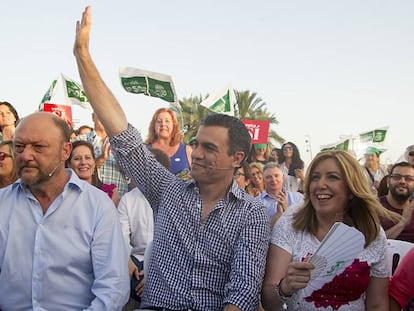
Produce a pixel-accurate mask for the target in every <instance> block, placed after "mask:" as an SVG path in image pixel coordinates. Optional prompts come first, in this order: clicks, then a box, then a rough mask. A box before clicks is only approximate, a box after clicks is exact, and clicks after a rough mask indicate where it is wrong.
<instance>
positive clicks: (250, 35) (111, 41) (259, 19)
mask: <svg viewBox="0 0 414 311" xmlns="http://www.w3.org/2000/svg"><path fill="white" fill-rule="evenodd" d="M86 5H91V6H92V33H91V42H90V46H91V53H92V55H93V58H94V60H95V63H96V65H97V67H98V68H99V70H100V73H101V75H102V77H103V79H104V80H105V81H106V83H107V84H108V86H109V88H110V89H111V90H112V92H113V93H114V95H115V96H116V98H117V99H118V100H119V102H120V103H121V105H122V107H123V108H124V110H125V111H126V113H127V117H128V120H129V121H130V123H132V124H133V125H135V126H136V127H137V128H139V129H140V130H141V131H142V133H143V134H144V135H146V132H147V129H148V124H149V121H150V118H151V117H152V115H153V113H154V111H155V110H156V109H158V108H160V107H166V106H168V103H167V102H163V101H162V100H160V99H156V98H151V97H146V96H144V95H136V94H129V93H126V92H125V91H124V90H123V89H122V88H121V85H120V82H119V75H118V70H119V67H121V66H130V67H135V68H140V69H145V70H150V71H155V72H160V73H165V74H168V75H171V76H172V77H173V79H174V83H175V89H176V92H177V95H178V97H179V98H183V97H190V96H192V95H197V96H198V95H203V96H205V95H206V94H208V93H213V92H215V91H218V90H220V89H222V88H223V87H225V86H226V85H227V84H229V83H231V85H232V86H233V88H234V89H236V90H239V91H244V90H250V91H251V92H255V93H257V96H258V97H260V98H261V99H262V100H263V101H264V102H265V103H266V107H267V109H268V110H269V111H270V112H271V113H274V115H275V116H276V118H277V120H278V121H279V124H278V125H276V126H274V127H272V129H274V130H275V131H276V132H277V133H278V134H279V135H281V136H282V137H283V138H285V139H286V140H287V141H292V142H294V143H295V144H296V145H297V146H298V147H299V150H300V152H301V157H302V158H303V159H304V160H305V162H306V163H309V161H310V159H311V156H314V155H315V154H316V153H317V152H318V151H319V150H320V148H321V146H323V145H327V144H331V143H335V142H337V141H339V140H340V139H341V138H342V137H344V136H347V135H351V136H358V134H360V133H362V132H366V131H369V130H373V129H376V128H380V127H384V126H389V130H388V133H387V137H386V141H385V142H384V145H383V148H384V149H386V151H385V152H384V153H383V154H382V156H381V159H382V161H383V162H384V163H390V162H394V161H396V160H397V158H398V157H399V156H400V155H401V154H402V153H403V152H404V150H405V148H406V147H407V146H408V145H411V144H414V138H413V135H412V134H409V133H410V130H411V125H414V121H413V118H414V106H413V103H412V102H413V99H414V88H413V84H414V58H413V55H414V19H413V18H412V17H413V16H414V2H413V1H409V0H406V1H400V0H395V1H385V0H367V1H360V0H347V1H336V0H326V1H321V0H313V1H309V0H297V1H295V0H292V1H280V0H256V1H247V0H237V1H236V0H227V1H225V0H210V1H189V0H188V1H187V0H174V1H160V0H152V1H141V0H125V1H122V0H121V1H104V0H101V1H88V2H87V1H80V0H79V1H78V0H71V1H49V0H45V1H42V0H39V1H29V0H23V1H4V0H3V1H0V11H1V12H2V18H1V19H0V29H1V31H0V48H1V61H0V63H1V66H0V69H1V71H0V72H1V75H2V81H1V83H0V100H2V101H3V100H6V101H9V102H10V103H12V104H13V105H14V106H15V107H16V108H17V110H18V112H19V114H20V116H24V115H27V114H29V113H31V112H33V111H35V110H36V109H37V107H38V105H39V102H40V100H41V98H42V97H43V95H44V93H45V92H46V90H47V89H48V87H49V86H50V84H51V82H52V80H53V79H55V78H57V76H58V75H59V74H60V73H63V74H65V75H66V76H68V77H70V78H72V79H73V80H75V81H77V82H80V78H79V74H78V71H77V67H76V62H75V59H74V56H73V53H72V46H73V40H74V36H75V23H76V20H78V19H80V18H81V13H82V11H83V9H84V7H85V6H86ZM62 98H63V96H62ZM62 101H63V99H62ZM73 115H74V118H75V119H77V120H78V121H79V125H82V124H90V125H91V124H92V120H91V118H90V112H88V111H86V110H84V109H82V108H78V107H73ZM306 141H308V143H306ZM359 151H360V150H358V152H359Z"/></svg>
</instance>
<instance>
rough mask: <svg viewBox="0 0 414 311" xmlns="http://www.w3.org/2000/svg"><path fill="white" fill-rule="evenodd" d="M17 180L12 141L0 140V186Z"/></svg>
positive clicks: (2, 186)
mask: <svg viewBox="0 0 414 311" xmlns="http://www.w3.org/2000/svg"><path fill="white" fill-rule="evenodd" d="M16 180H17V172H16V169H15V167H14V154H13V150H12V141H11V140H5V141H2V142H0V188H4V187H6V186H8V185H11V184H12V183H14V182H15V181H16Z"/></svg>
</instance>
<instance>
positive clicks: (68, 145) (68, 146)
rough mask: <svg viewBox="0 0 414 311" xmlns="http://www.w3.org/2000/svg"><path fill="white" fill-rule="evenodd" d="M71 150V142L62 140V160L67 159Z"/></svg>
mask: <svg viewBox="0 0 414 311" xmlns="http://www.w3.org/2000/svg"><path fill="white" fill-rule="evenodd" d="M71 152H72V143H70V142H64V143H63V147H62V161H63V162H65V161H66V160H67V159H69V156H70V153H71Z"/></svg>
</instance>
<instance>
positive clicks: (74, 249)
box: [0, 169, 129, 311]
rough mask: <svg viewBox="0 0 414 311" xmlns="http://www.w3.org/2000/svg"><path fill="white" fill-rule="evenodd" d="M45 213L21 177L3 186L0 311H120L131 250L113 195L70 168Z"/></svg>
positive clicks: (124, 299)
mask: <svg viewBox="0 0 414 311" xmlns="http://www.w3.org/2000/svg"><path fill="white" fill-rule="evenodd" d="M66 172H67V173H68V174H69V175H70V180H69V181H68V183H67V184H66V185H65V188H64V190H63V192H62V193H61V194H60V195H59V196H58V197H57V198H56V199H55V200H54V201H53V202H52V204H51V205H50V207H49V208H48V210H47V211H46V213H45V214H43V211H42V208H41V206H40V204H39V203H38V201H37V200H36V198H35V197H34V196H33V194H32V193H31V192H30V191H29V190H28V189H27V188H26V187H25V186H24V185H23V184H22V183H21V182H20V180H18V181H17V182H15V183H14V184H12V185H10V186H8V187H6V188H3V189H0V202H1V203H0V269H1V270H0V309H1V310H3V311H8V310H38V311H44V310H65V311H67V310H84V309H87V310H99V311H102V310H111V311H112V310H121V309H122V307H123V306H124V305H125V304H126V302H127V301H128V298H129V275H128V251H127V249H126V246H125V242H124V240H123V236H122V232H121V227H120V223H119V220H118V216H117V212H116V209H115V207H114V205H113V203H112V201H111V199H109V197H108V195H107V194H106V193H104V192H102V191H101V190H99V189H98V188H96V187H94V186H92V185H90V184H88V183H86V182H84V181H81V180H80V179H79V178H78V177H77V176H76V174H74V173H73V171H72V170H69V169H68V170H66Z"/></svg>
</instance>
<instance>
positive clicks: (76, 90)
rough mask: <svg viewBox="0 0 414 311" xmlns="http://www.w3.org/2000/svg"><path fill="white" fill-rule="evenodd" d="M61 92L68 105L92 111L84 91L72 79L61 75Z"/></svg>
mask: <svg viewBox="0 0 414 311" xmlns="http://www.w3.org/2000/svg"><path fill="white" fill-rule="evenodd" d="M61 78H62V83H63V90H64V93H65V98H66V101H67V102H68V104H70V105H78V106H81V107H82V108H85V109H88V110H91V111H92V110H93V109H92V106H91V105H90V103H89V100H88V98H87V97H86V94H85V91H84V90H83V88H82V86H81V85H80V84H79V83H76V82H75V81H73V80H72V79H70V78H68V77H66V76H64V75H63V74H61Z"/></svg>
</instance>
